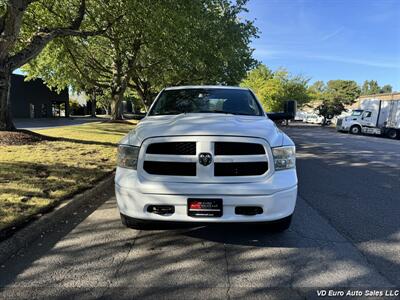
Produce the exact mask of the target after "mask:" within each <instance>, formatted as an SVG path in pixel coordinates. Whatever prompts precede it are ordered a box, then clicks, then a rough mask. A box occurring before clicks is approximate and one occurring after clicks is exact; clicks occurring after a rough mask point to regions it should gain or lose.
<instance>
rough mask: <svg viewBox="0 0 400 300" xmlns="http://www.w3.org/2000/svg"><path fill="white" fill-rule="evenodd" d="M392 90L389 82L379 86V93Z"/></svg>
mask: <svg viewBox="0 0 400 300" xmlns="http://www.w3.org/2000/svg"><path fill="white" fill-rule="evenodd" d="M392 91H393V88H392V86H391V85H390V84H385V85H384V86H383V87H382V88H381V90H380V93H381V94H385V93H392Z"/></svg>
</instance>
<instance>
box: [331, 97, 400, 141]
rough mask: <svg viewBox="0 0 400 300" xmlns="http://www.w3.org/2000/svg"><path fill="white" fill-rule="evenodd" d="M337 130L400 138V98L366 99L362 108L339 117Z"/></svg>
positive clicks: (362, 103) (361, 105)
mask: <svg viewBox="0 0 400 300" xmlns="http://www.w3.org/2000/svg"><path fill="white" fill-rule="evenodd" d="M336 130H337V131H342V132H350V133H352V134H360V133H367V134H375V135H383V136H387V137H389V138H391V139H396V138H399V137H400V100H379V99H365V100H363V101H362V102H361V104H360V109H356V110H353V111H352V113H351V115H350V116H346V117H342V118H338V120H337V122H336Z"/></svg>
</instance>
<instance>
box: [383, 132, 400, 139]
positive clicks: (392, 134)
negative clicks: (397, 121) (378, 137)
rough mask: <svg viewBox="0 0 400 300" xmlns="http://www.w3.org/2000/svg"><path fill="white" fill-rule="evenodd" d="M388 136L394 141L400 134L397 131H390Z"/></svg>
mask: <svg viewBox="0 0 400 300" xmlns="http://www.w3.org/2000/svg"><path fill="white" fill-rule="evenodd" d="M386 135H387V136H388V138H390V139H393V140H394V139H397V138H398V137H399V134H398V132H397V130H396V129H389V131H388V132H387V134H386Z"/></svg>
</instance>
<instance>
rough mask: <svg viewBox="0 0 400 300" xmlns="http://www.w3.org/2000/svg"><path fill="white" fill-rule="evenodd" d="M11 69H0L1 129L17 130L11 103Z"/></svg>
mask: <svg viewBox="0 0 400 300" xmlns="http://www.w3.org/2000/svg"><path fill="white" fill-rule="evenodd" d="M10 87H11V70H8V69H3V70H0V131H7V130H15V129H16V128H15V126H14V123H13V121H12V118H11V103H10Z"/></svg>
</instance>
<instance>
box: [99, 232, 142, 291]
mask: <svg viewBox="0 0 400 300" xmlns="http://www.w3.org/2000/svg"><path fill="white" fill-rule="evenodd" d="M141 233H142V231H139V232H138V234H137V235H136V236H135V237H134V238H133V240H132V242H131V243H124V246H125V245H127V244H129V249H128V251H127V252H126V254H125V256H124V257H123V258H122V260H121V262H120V263H119V264H118V267H117V268H116V270H115V272H114V274H113V275H112V276H111V278H110V280H109V281H108V284H107V286H106V287H105V288H104V291H103V292H102V293H101V296H100V297H99V298H103V297H104V295H105V294H106V293H107V292H108V291H109V290H110V287H111V285H112V284H113V282H114V280H115V279H116V278H117V276H118V274H119V272H120V271H121V269H122V267H123V266H124V265H125V262H126V260H127V259H128V257H129V254H130V253H131V252H132V250H133V247H134V246H135V244H136V240H137V239H138V238H139V236H140V234H141ZM113 261H114V260H113Z"/></svg>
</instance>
